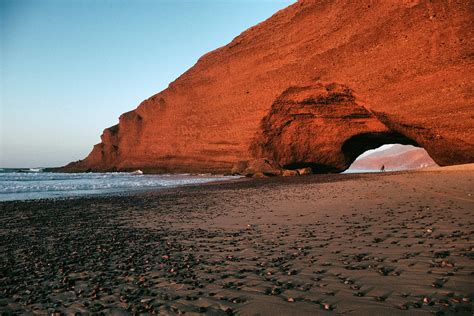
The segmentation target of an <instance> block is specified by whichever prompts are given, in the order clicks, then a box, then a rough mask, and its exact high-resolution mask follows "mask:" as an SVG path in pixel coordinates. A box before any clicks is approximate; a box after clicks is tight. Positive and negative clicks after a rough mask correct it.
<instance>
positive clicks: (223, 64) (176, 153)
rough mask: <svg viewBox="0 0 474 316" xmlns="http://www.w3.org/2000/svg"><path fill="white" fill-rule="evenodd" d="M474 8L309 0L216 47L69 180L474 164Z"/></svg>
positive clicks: (105, 138)
mask: <svg viewBox="0 0 474 316" xmlns="http://www.w3.org/2000/svg"><path fill="white" fill-rule="evenodd" d="M473 21H474V2H472V1H457V2H454V1H452V2H443V1H436V2H431V1H427V0H426V1H422V0H404V1H402V0H387V1H377V2H373V1H349V2H348V1H338V0H331V1H325V0H318V1H315V0H303V1H298V2H297V3H295V4H293V5H291V6H289V7H288V8H286V9H284V10H282V11H279V12H277V13H276V14H275V15H273V16H272V17H271V18H270V19H268V20H266V21H265V22H263V23H260V24H258V25H256V26H254V27H252V28H250V29H248V30H247V31H245V32H243V33H242V34H241V35H239V36H238V37H236V38H235V39H234V40H233V41H232V42H231V43H230V44H228V45H227V46H224V47H222V48H219V49H217V50H215V51H212V52H210V53H208V54H206V55H204V56H203V57H202V58H200V59H199V61H198V62H197V63H196V65H195V66H193V67H192V68H191V69H189V70H188V71H187V72H185V73H184V74H183V75H181V76H180V77H179V78H178V79H176V80H175V81H174V82H172V83H171V84H170V85H169V87H168V88H167V89H165V90H164V91H162V92H160V93H158V94H156V95H154V96H152V97H151V98H149V99H147V100H145V101H144V102H142V103H141V104H140V105H139V106H138V108H137V109H136V110H133V111H131V112H128V113H125V114H123V115H122V116H121V117H120V120H119V124H118V125H115V126H113V127H111V128H108V129H106V130H105V131H104V133H103V135H102V142H101V143H100V144H98V145H96V146H95V147H94V149H93V150H92V152H91V153H90V154H89V156H88V157H87V158H85V159H84V160H81V161H78V162H74V163H71V164H69V165H68V166H66V167H65V168H63V170H64V171H86V170H100V171H107V170H136V169H141V170H144V171H148V172H230V171H231V170H232V167H233V166H234V165H235V164H236V163H237V162H238V161H242V160H249V161H251V160H254V159H259V158H265V159H269V160H272V161H273V162H272V163H277V164H279V165H280V166H281V167H282V168H285V169H296V168H301V167H311V168H312V169H313V171H315V172H333V171H334V172H336V171H342V170H344V169H346V168H348V167H349V165H350V164H351V162H353V161H354V160H355V159H356V157H357V156H358V155H359V154H361V153H362V152H363V151H365V150H367V149H371V148H375V147H377V146H380V145H382V144H386V143H401V144H412V145H416V146H420V147H423V148H425V149H426V151H427V152H428V153H429V154H430V156H431V157H432V158H433V159H434V160H435V161H436V162H437V163H438V164H439V165H451V164H461V163H470V162H474V107H473V104H474V94H473V87H472V82H473V80H474V75H473V74H474V66H473V65H474V62H473V61H474V58H473V56H474V55H473V50H472V47H474V43H473V32H472V29H473V27H474V25H473V24H474V22H473Z"/></svg>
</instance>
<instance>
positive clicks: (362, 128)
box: [251, 83, 411, 172]
mask: <svg viewBox="0 0 474 316" xmlns="http://www.w3.org/2000/svg"><path fill="white" fill-rule="evenodd" d="M358 135H372V136H379V137H381V138H382V140H381V142H383V141H385V139H384V137H396V136H397V135H396V134H395V133H393V132H392V131H390V129H389V128H388V127H387V126H385V125H384V124H382V123H381V122H380V121H379V120H378V119H377V118H376V117H375V116H374V115H373V114H372V113H371V112H369V111H368V110H367V109H366V108H365V107H364V106H363V105H361V104H359V102H358V100H357V99H356V96H355V95H354V93H353V91H352V90H351V89H350V88H349V87H346V86H344V85H340V84H337V83H331V84H326V85H324V84H322V83H318V84H313V85H309V86H304V87H291V88H289V89H287V90H286V91H285V92H283V94H282V95H281V96H280V97H279V98H277V100H276V101H275V102H274V103H273V105H272V107H271V108H270V111H269V113H268V114H267V115H266V116H265V117H263V119H262V123H261V128H260V129H259V130H258V132H257V135H256V137H255V140H254V142H253V143H252V145H251V151H252V154H253V156H255V157H269V158H270V159H271V160H273V161H275V162H276V163H278V164H279V165H281V166H283V167H284V168H287V169H296V168H300V167H311V168H312V169H313V171H314V172H331V171H342V170H344V169H346V168H348V167H349V166H350V164H351V162H352V161H353V158H354V157H353V156H355V157H357V156H358V155H360V154H361V153H362V152H364V151H365V149H364V147H363V146H360V153H359V152H345V151H344V150H343V147H344V145H345V143H346V142H347V141H348V140H350V139H351V138H353V137H355V136H358ZM398 141H399V142H411V141H410V140H407V139H404V138H403V137H400V139H399V140H398ZM358 147H359V146H358Z"/></svg>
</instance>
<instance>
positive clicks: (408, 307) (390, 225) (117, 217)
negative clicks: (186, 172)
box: [0, 169, 474, 315]
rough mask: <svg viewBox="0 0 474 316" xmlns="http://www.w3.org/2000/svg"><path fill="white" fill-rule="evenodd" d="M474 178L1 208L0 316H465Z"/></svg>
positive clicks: (311, 180) (392, 179)
mask: <svg viewBox="0 0 474 316" xmlns="http://www.w3.org/2000/svg"><path fill="white" fill-rule="evenodd" d="M473 194H474V171H473V170H472V169H471V170H462V169H461V170H460V171H450V170H447V171H430V172H404V173H394V174H391V173H385V174H380V173H379V174H363V175H362V174H361V175H355V174H349V175H314V176H305V177H293V178H269V179H252V180H247V179H243V180H239V181H236V182H232V183H219V184H212V185H201V186H190V187H184V188H179V189H169V190H166V191H161V192H155V193H146V194H139V195H132V196H120V197H117V196H115V197H112V196H105V197H94V198H78V199H67V200H40V201H24V202H3V203H0V208H1V212H0V241H1V242H0V254H1V257H0V312H1V314H2V315H3V314H6V315H8V314H28V313H29V314H31V313H38V314H46V313H57V315H59V314H75V313H81V314H92V313H97V314H101V313H104V314H116V315H121V314H129V313H131V314H137V313H145V314H146V313H150V314H153V313H159V314H164V315H167V314H181V313H185V314H186V315H196V314H199V313H205V314H208V315H234V314H238V315H318V314H321V315H325V314H345V315H400V314H401V315H431V314H439V315H441V314H444V315H451V314H458V315H472V312H473V306H472V300H473V299H474V243H473V233H474V225H473V224H474V216H473V210H474V196H473Z"/></svg>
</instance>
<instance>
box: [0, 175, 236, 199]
mask: <svg viewBox="0 0 474 316" xmlns="http://www.w3.org/2000/svg"><path fill="white" fill-rule="evenodd" d="M232 178H235V177H224V176H215V175H206V176H190V175H185V174H182V175H170V174H168V175H137V174H132V173H51V172H41V170H38V171H34V172H31V171H30V172H17V171H16V172H3V173H0V201H8V200H26V199H41V198H57V197H71V196H82V195H91V194H108V193H121V192H130V191H139V190H147V189H159V188H167V187H177V186H182V185H189V184H200V183H207V182H212V181H224V180H229V179H232Z"/></svg>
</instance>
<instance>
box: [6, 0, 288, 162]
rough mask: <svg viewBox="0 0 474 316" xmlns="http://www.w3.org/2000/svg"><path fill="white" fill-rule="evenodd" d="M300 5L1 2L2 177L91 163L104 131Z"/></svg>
mask: <svg viewBox="0 0 474 316" xmlns="http://www.w3.org/2000/svg"><path fill="white" fill-rule="evenodd" d="M293 2H295V1H294V0H187V1H184V0H183V1H180V0H155V1H153V0H127V1H125V0H81V1H79V0H67V1H64V0H0V32H1V34H0V35H1V46H0V75H1V81H0V83H1V84H0V168H15V167H55V166H62V165H65V164H67V163H69V162H71V161H75V160H78V159H82V158H85V157H86V156H87V154H88V153H89V152H90V151H91V150H92V146H93V145H94V144H96V143H98V142H100V135H101V134H102V131H103V130H104V128H106V127H109V126H112V125H114V124H117V122H118V117H119V116H120V114H122V113H124V112H127V111H130V110H132V109H134V108H136V107H137V106H138V104H139V103H140V102H141V101H143V100H144V99H146V98H148V97H150V96H151V95H153V94H155V93H157V92H160V91H161V90H163V89H165V88H166V87H167V86H168V84H169V83H170V82H171V81H173V80H174V79H176V78H177V77H179V75H181V74H182V73H183V72H185V71H186V70H187V69H189V68H190V67H191V66H192V65H194V64H195V63H196V61H197V60H198V59H199V57H200V56H202V55H203V54H205V53H206V52H208V51H211V50H214V49H216V48H218V47H221V46H223V45H226V44H227V43H229V42H230V41H231V40H232V39H233V38H234V37H236V36H237V35H239V34H240V33H241V32H243V31H244V30H245V29H247V28H249V27H250V26H253V25H255V24H257V23H259V22H261V21H263V20H265V19H267V18H268V17H270V16H271V15H272V14H274V13H275V12H277V11H278V10H280V9H283V8H285V7H286V6H288V5H290V4H291V3H293Z"/></svg>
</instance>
